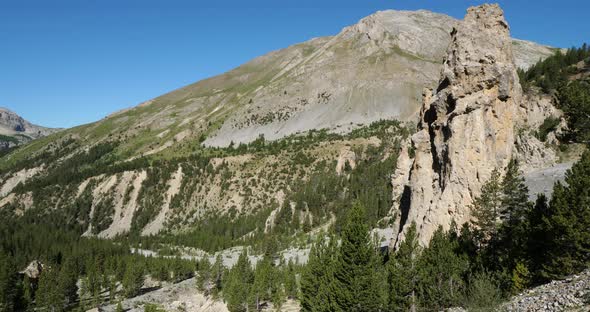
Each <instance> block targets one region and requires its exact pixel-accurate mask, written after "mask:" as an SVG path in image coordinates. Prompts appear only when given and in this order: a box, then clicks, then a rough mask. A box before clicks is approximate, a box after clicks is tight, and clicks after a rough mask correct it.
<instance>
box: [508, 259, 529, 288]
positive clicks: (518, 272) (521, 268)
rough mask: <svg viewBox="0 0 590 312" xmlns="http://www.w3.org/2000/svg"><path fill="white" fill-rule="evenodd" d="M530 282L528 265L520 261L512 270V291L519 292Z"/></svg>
mask: <svg viewBox="0 0 590 312" xmlns="http://www.w3.org/2000/svg"><path fill="white" fill-rule="evenodd" d="M529 284H530V272H529V269H528V268H527V267H526V265H525V264H524V263H522V262H518V263H517V264H516V266H515V267H514V269H513V270H512V293H514V294H517V293H519V292H521V291H523V290H524V289H525V288H527V287H528V286H529Z"/></svg>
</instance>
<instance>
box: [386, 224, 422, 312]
mask: <svg viewBox="0 0 590 312" xmlns="http://www.w3.org/2000/svg"><path fill="white" fill-rule="evenodd" d="M420 249H421V248H420V245H419V243H418V233H417V231H416V223H415V222H412V224H411V225H410V227H409V228H408V231H407V232H406V237H405V239H404V241H403V242H401V244H400V245H399V248H398V250H397V252H396V253H395V254H394V255H393V256H392V257H391V258H390V259H389V262H388V269H389V289H390V293H389V310H390V311H400V312H401V311H416V309H417V295H418V294H417V292H418V264H417V262H418V257H419V255H420Z"/></svg>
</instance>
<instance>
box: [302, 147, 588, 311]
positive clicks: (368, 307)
mask: <svg viewBox="0 0 590 312" xmlns="http://www.w3.org/2000/svg"><path fill="white" fill-rule="evenodd" d="M589 177H590V152H586V153H585V154H584V156H583V158H582V160H581V161H580V162H578V163H577V164H576V165H574V167H573V168H572V170H571V172H569V173H568V174H567V178H566V183H567V186H563V185H562V184H560V183H557V184H556V186H555V192H554V197H553V199H552V200H551V202H550V203H547V201H546V198H545V197H544V196H542V195H540V196H539V199H538V201H537V203H536V204H534V205H533V204H532V203H529V202H528V197H527V195H528V190H527V188H526V186H525V185H524V180H523V178H522V176H521V174H520V171H519V168H518V164H517V163H516V162H515V161H512V162H510V164H509V166H508V168H507V169H506V174H505V175H504V176H503V177H502V176H500V174H499V173H498V171H495V172H494V173H493V174H492V177H491V179H490V180H489V181H488V182H487V183H486V185H485V186H484V188H483V190H482V194H481V196H480V197H479V198H478V199H477V200H476V202H475V204H474V209H475V217H476V218H477V219H476V220H474V222H473V224H474V225H469V224H465V225H463V226H462V227H461V229H458V228H457V226H456V225H455V224H452V225H451V227H450V229H449V230H448V231H445V230H443V229H442V227H441V228H439V229H438V230H437V231H435V233H434V234H433V236H432V238H431V240H430V243H429V245H428V247H426V248H421V247H420V246H419V244H418V238H417V235H416V225H415V224H412V225H411V226H409V227H408V229H407V232H406V234H405V240H404V241H402V242H401V244H400V245H399V248H398V250H397V252H395V253H393V254H390V255H389V256H388V257H385V258H382V257H381V256H380V254H379V253H378V251H377V250H378V249H377V248H376V246H375V245H373V244H372V243H371V242H370V240H368V239H367V235H368V228H367V227H366V226H364V225H363V221H362V220H363V218H362V213H360V211H362V209H361V208H359V207H361V206H360V205H359V204H358V203H357V204H355V205H354V206H353V208H352V209H350V210H349V214H348V218H349V219H348V220H353V222H349V223H347V224H346V225H345V226H344V228H343V229H342V231H341V232H340V236H339V238H340V241H341V242H340V243H336V241H337V240H338V237H333V236H331V237H330V238H329V239H328V240H327V241H326V240H324V239H320V240H319V241H317V242H316V243H315V244H314V246H313V247H312V250H311V254H310V258H309V262H308V265H307V266H306V267H305V269H304V272H303V274H302V280H301V295H302V297H301V304H302V311H357V310H358V311H383V310H387V311H442V310H445V309H448V308H451V307H460V306H461V307H465V308H469V309H472V310H475V311H492V310H493V309H494V308H495V307H496V306H497V305H498V304H500V303H501V301H502V300H504V299H506V298H507V297H508V296H509V295H511V294H514V293H517V292H520V291H522V290H524V289H526V288H528V287H531V286H534V285H537V284H538V283H543V282H546V281H548V280H550V279H554V278H563V277H565V276H567V275H570V274H575V273H577V272H580V271H581V270H583V269H586V268H587V267H588V263H589V261H590V259H588V258H587V255H588V254H589V250H588V248H589V246H590V236H589V235H588V232H587V228H588V226H590V213H589V211H590V206H588V203H589V202H590V194H588V192H587V190H588V189H590V178H589ZM375 259H382V260H383V261H375ZM356 287H359V288H356ZM364 291H370V293H364ZM384 291H385V293H384ZM351 294H355V295H351ZM359 294H363V295H359ZM365 299H367V300H366V301H365ZM384 304H386V305H387V306H386V307H385V306H384Z"/></svg>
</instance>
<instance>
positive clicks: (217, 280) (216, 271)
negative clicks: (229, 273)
mask: <svg viewBox="0 0 590 312" xmlns="http://www.w3.org/2000/svg"><path fill="white" fill-rule="evenodd" d="M223 272H224V267H223V260H222V259H221V254H218V255H217V257H216V258H215V263H214V264H213V266H212V267H211V283H212V289H211V291H210V293H211V296H213V298H217V296H218V294H219V291H221V289H222V288H223V285H222V284H221V283H222V281H223Z"/></svg>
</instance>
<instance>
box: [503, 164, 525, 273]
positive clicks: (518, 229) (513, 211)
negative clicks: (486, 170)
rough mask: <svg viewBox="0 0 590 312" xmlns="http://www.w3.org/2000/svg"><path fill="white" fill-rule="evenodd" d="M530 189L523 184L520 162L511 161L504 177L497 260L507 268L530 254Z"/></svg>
mask: <svg viewBox="0 0 590 312" xmlns="http://www.w3.org/2000/svg"><path fill="white" fill-rule="evenodd" d="M528 193H529V190H528V188H527V186H526V185H525V184H524V177H523V176H522V174H521V173H520V169H519V166H518V162H517V161H516V160H514V159H513V160H511V161H510V163H509V164H508V167H507V169H506V175H505V176H504V179H503V180H502V202H501V205H502V209H501V217H502V219H503V220H504V222H503V223H502V225H501V226H500V233H499V242H498V245H499V249H500V252H499V253H500V254H501V256H500V259H498V260H499V261H500V262H501V263H502V264H503V266H504V267H506V268H508V270H513V269H514V267H515V265H516V263H517V262H519V260H523V259H525V258H526V257H527V254H526V249H527V237H528V234H529V231H530V229H529V223H528V218H527V216H528V215H529V214H530V210H531V207H532V206H531V203H530V202H529V200H528Z"/></svg>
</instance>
